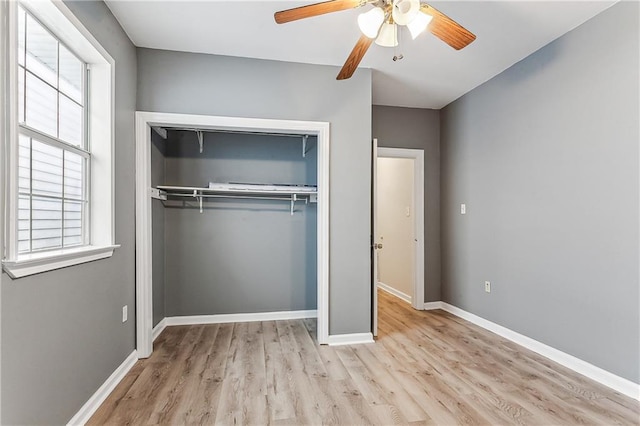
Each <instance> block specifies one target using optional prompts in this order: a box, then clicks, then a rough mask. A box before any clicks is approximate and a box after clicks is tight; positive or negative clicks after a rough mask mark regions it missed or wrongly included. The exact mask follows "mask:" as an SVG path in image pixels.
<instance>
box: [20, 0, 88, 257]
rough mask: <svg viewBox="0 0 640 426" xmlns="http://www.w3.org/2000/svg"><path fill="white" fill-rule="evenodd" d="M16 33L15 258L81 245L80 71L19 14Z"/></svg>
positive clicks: (84, 165)
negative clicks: (17, 90)
mask: <svg viewBox="0 0 640 426" xmlns="http://www.w3.org/2000/svg"><path fill="white" fill-rule="evenodd" d="M18 31H19V37H18V41H19V50H18V75H19V78H18V80H19V81H18V82H19V86H20V87H19V114H18V115H19V117H18V118H19V133H20V137H19V144H18V151H19V164H18V198H19V199H18V252H19V253H32V252H38V251H44V250H52V249H60V248H66V247H74V246H82V245H87V244H88V243H89V236H88V226H87V218H88V189H89V188H88V176H89V171H88V168H89V165H90V161H91V154H90V152H89V151H88V149H87V145H88V144H87V140H86V139H87V138H86V122H87V120H86V117H87V115H86V108H85V105H86V97H85V92H86V91H85V87H86V64H85V63H83V62H82V61H80V59H78V57H77V56H75V55H74V54H73V53H72V52H71V51H70V50H69V49H68V48H67V47H66V46H65V45H64V44H62V43H61V42H60V41H59V40H58V39H57V38H56V37H54V36H53V35H52V34H51V33H50V32H49V31H48V30H47V29H46V28H45V27H44V26H43V25H41V24H40V23H39V22H38V21H37V20H36V19H35V18H34V17H33V16H31V15H30V14H29V12H27V11H26V10H25V9H24V8H22V7H20V8H19V11H18Z"/></svg>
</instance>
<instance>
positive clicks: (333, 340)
mask: <svg viewBox="0 0 640 426" xmlns="http://www.w3.org/2000/svg"><path fill="white" fill-rule="evenodd" d="M328 343H329V346H340V345H359V344H361V343H373V334H371V333H351V334H333V335H331V336H329V341H328Z"/></svg>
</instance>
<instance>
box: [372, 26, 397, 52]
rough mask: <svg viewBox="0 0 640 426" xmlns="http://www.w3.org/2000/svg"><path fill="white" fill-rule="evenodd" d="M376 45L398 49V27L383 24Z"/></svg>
mask: <svg viewBox="0 0 640 426" xmlns="http://www.w3.org/2000/svg"><path fill="white" fill-rule="evenodd" d="M376 44H377V45H378V46H382V47H396V46H397V45H398V26H397V25H396V24H390V23H388V22H385V23H384V24H382V27H381V28H380V33H379V34H378V38H377V39H376Z"/></svg>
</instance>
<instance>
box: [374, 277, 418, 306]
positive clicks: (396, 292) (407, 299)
mask: <svg viewBox="0 0 640 426" xmlns="http://www.w3.org/2000/svg"><path fill="white" fill-rule="evenodd" d="M378 288H379V289H380V290H384V291H386V292H387V293H389V294H393V295H394V296H396V297H397V298H399V299H402V300H404V301H405V302H407V303H411V296H409V295H408V294H406V293H403V292H401V291H400V290H396V289H395V288H393V287H391V286H390V285H386V284H385V283H383V282H380V281H378Z"/></svg>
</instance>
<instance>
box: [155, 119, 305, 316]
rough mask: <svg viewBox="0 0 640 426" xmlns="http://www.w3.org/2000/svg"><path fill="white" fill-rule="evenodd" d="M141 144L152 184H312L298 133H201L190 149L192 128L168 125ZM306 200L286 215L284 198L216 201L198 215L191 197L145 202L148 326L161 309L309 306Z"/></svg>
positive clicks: (167, 312)
mask: <svg viewBox="0 0 640 426" xmlns="http://www.w3.org/2000/svg"><path fill="white" fill-rule="evenodd" d="M152 133H154V132H152ZM153 138H154V139H153V140H152V142H154V141H157V135H156V136H153ZM151 145H152V148H151V149H152V152H151V163H152V168H153V169H154V170H153V171H152V185H153V186H154V187H155V186H157V185H169V186H190V187H207V186H208V184H209V182H218V183H230V182H241V183H275V184H307V185H316V184H317V140H316V138H315V137H311V136H310V137H309V138H308V140H307V143H306V153H305V155H304V156H303V143H302V137H301V136H300V137H290V136H271V135H254V134H236V133H218V132H215V133H214V132H205V133H204V140H203V150H202V152H200V144H199V141H198V138H197V135H196V133H195V132H194V131H182V130H169V131H168V137H167V140H166V141H162V142H161V143H155V142H154V143H152V144H151ZM155 169H162V170H161V171H160V170H155ZM316 206H317V204H316V203H308V204H305V203H304V201H303V202H300V201H298V202H296V204H295V212H294V214H293V215H291V214H290V203H289V202H286V201H277V200H256V199H238V198H216V199H205V201H204V205H203V207H204V208H203V212H202V213H200V209H199V204H198V201H197V200H196V199H195V198H193V199H191V198H186V199H184V198H183V199H174V198H171V197H169V200H168V201H159V200H154V202H153V207H152V208H153V213H152V215H153V216H152V218H153V222H154V223H153V263H154V264H153V295H154V296H153V299H154V300H153V309H154V313H153V322H154V325H155V324H157V323H158V322H159V321H161V320H162V318H163V317H165V316H166V317H174V316H189V315H217V314H234V313H258V312H279V311H297V310H311V309H316V297H317V254H316V247H317V231H316V230H317V209H316ZM160 228H162V229H160ZM161 245H162V247H159V246H161ZM160 270H161V271H160ZM157 271H158V272H157ZM160 295H162V296H160ZM161 297H162V299H163V300H160V299H161ZM156 311H158V312H156ZM160 312H162V313H160Z"/></svg>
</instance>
